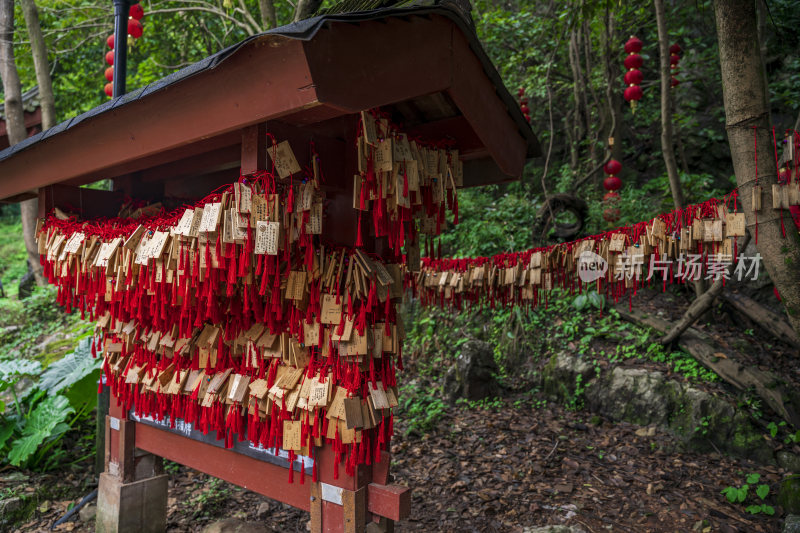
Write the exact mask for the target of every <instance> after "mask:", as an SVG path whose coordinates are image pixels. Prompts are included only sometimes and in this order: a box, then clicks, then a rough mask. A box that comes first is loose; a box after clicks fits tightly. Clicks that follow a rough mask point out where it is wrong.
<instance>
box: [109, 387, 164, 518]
mask: <svg viewBox="0 0 800 533" xmlns="http://www.w3.org/2000/svg"><path fill="white" fill-rule="evenodd" d="M108 411H109V414H108V416H107V417H106V453H105V457H106V461H105V463H106V468H105V472H103V473H102V474H100V486H99V487H98V493H97V523H96V530H97V531H98V532H109V533H129V532H130V533H134V532H146V533H151V532H152V533H161V532H163V531H164V530H165V529H166V526H167V476H166V475H164V474H163V471H162V467H161V458H160V457H156V456H153V455H151V454H148V453H141V452H137V451H136V433H137V427H136V423H135V422H133V421H132V420H128V418H127V416H126V415H125V413H124V412H123V411H122V408H121V407H120V406H118V405H116V401H115V400H113V399H112V400H111V405H110V406H109V410H108Z"/></svg>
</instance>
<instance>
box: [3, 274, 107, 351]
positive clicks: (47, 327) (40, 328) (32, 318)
mask: <svg viewBox="0 0 800 533" xmlns="http://www.w3.org/2000/svg"><path fill="white" fill-rule="evenodd" d="M55 298H56V289H55V287H53V286H50V285H48V286H46V287H36V288H35V289H34V291H33V293H32V294H31V296H30V297H28V298H26V299H25V300H24V301H18V300H0V326H6V327H7V326H13V327H12V328H9V329H2V330H0V359H12V358H13V359H26V358H27V359H30V358H34V357H37V358H41V359H42V362H43V364H44V366H46V365H47V364H48V363H50V362H51V361H53V360H55V359H57V358H59V357H61V356H62V355H64V354H65V353H67V352H68V351H70V350H72V349H73V348H74V347H75V344H76V342H77V341H78V340H79V339H80V338H82V337H84V336H86V335H88V334H89V330H90V328H91V326H90V325H89V324H87V323H85V322H82V321H81V320H80V318H79V317H78V315H77V313H73V314H70V315H68V314H66V313H64V312H63V311H62V310H61V308H59V307H58V305H57V304H56V301H55ZM4 310H5V311H7V312H6V313H3V311H4ZM56 333H58V334H66V335H67V338H66V339H65V340H63V341H59V342H55V341H54V342H52V343H49V344H47V345H45V346H41V343H42V339H43V338H44V337H50V336H51V335H54V334H56ZM50 338H51V339H52V338H54V337H50ZM42 348H44V350H45V351H44V352H42Z"/></svg>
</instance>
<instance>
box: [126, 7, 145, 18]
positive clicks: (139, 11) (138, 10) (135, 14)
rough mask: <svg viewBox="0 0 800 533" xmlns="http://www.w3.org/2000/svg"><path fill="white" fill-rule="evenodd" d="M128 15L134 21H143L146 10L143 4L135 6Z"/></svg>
mask: <svg viewBox="0 0 800 533" xmlns="http://www.w3.org/2000/svg"><path fill="white" fill-rule="evenodd" d="M128 14H129V15H130V16H131V18H133V19H136V20H142V17H143V16H144V8H143V7H142V4H133V5H132V6H131V8H130V9H129V10H128Z"/></svg>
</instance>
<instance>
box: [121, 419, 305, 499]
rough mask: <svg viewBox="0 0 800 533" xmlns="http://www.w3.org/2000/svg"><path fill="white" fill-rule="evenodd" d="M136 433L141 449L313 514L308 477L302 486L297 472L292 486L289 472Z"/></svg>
mask: <svg viewBox="0 0 800 533" xmlns="http://www.w3.org/2000/svg"><path fill="white" fill-rule="evenodd" d="M136 429H137V431H136V447H137V448H141V449H142V450H145V451H148V452H150V453H153V454H155V455H158V456H160V457H163V458H165V459H169V460H170V461H175V462H176V463H180V464H182V465H186V466H188V467H190V468H194V469H195V470H199V471H200V472H204V473H206V474H209V475H211V476H214V477H216V478H219V479H222V480H224V481H228V482H230V483H233V484H235V485H238V486H240V487H244V488H246V489H247V490H252V491H253V492H257V493H259V494H261V495H263V496H266V497H268V498H272V499H273V500H277V501H279V502H283V503H287V504H289V505H291V506H293V507H297V508H298V509H302V510H304V511H309V510H310V496H311V490H310V487H311V479H310V477H308V476H307V477H306V479H305V483H303V484H301V483H300V478H299V476H300V475H301V474H300V473H299V472H295V473H294V483H289V482H288V480H289V471H288V470H287V469H286V468H282V467H280V466H277V465H273V464H270V463H265V462H263V461H259V460H257V459H253V458H252V457H248V456H246V455H242V454H239V453H235V452H232V451H230V450H226V449H224V448H218V447H216V446H212V445H210V444H206V443H204V442H198V441H195V440H191V439H187V438H185V437H182V436H180V435H176V434H174V433H169V432H167V431H164V430H161V429H158V428H155V427H152V426H148V425H145V424H137V428H136Z"/></svg>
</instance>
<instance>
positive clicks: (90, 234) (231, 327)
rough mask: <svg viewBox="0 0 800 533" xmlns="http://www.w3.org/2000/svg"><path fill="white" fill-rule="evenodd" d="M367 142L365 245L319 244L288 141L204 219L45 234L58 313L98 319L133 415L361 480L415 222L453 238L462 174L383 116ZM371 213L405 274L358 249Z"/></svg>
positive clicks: (377, 443)
mask: <svg viewBox="0 0 800 533" xmlns="http://www.w3.org/2000/svg"><path fill="white" fill-rule="evenodd" d="M359 130H360V135H359V141H358V156H359V165H360V167H359V169H360V172H359V174H358V175H357V176H356V179H355V183H356V186H357V189H356V191H355V193H354V208H355V209H356V211H355V212H354V213H355V216H357V217H358V218H359V234H358V241H359V242H357V243H356V246H355V247H352V248H351V247H342V246H332V245H330V244H328V245H326V243H324V242H323V241H322V239H321V234H322V229H323V224H324V222H325V213H324V205H325V204H324V196H325V194H324V187H321V183H322V181H323V176H322V174H321V172H320V162H319V159H318V157H317V156H316V154H314V155H313V156H312V161H311V162H310V165H309V167H308V168H306V169H302V168H301V167H300V165H299V164H298V162H297V160H296V158H295V156H294V154H293V152H292V150H291V147H290V146H289V144H288V142H286V141H283V142H280V143H273V146H272V147H271V148H270V150H269V156H270V160H271V161H272V163H273V168H272V171H271V172H261V173H258V174H256V175H250V176H243V177H242V178H240V180H239V181H238V182H237V183H234V184H231V185H229V186H227V187H225V188H223V189H222V190H219V191H218V192H215V193H214V194H210V195H209V196H207V197H206V198H204V199H203V200H202V201H200V202H198V203H197V204H196V205H194V206H190V207H183V208H180V209H178V210H176V211H174V212H171V213H163V212H157V213H154V212H152V211H153V210H152V209H149V210H148V209H143V210H142V209H140V210H138V211H137V212H136V213H135V215H136V216H137V218H114V219H96V220H79V219H77V218H76V217H67V216H64V215H61V216H56V215H51V216H50V217H49V218H48V219H47V221H46V222H43V223H42V224H40V227H39V228H38V229H37V238H38V246H39V253H40V256H41V260H42V264H43V265H44V271H45V275H46V276H47V278H48V280H49V281H50V283H53V284H55V285H56V287H57V288H58V293H57V298H58V302H59V303H60V304H61V305H63V306H64V307H66V308H67V310H71V309H73V308H77V309H79V310H80V312H81V316H85V315H88V317H89V318H90V319H92V320H95V321H96V329H95V339H94V342H93V344H92V350H93V353H97V354H99V355H101V356H102V357H103V359H104V361H103V371H104V373H105V376H106V378H107V383H108V384H109V386H110V388H111V392H112V395H113V397H114V398H115V399H116V401H117V402H118V403H119V404H121V405H122V406H123V407H124V408H125V409H126V410H130V409H133V410H134V412H135V414H136V415H137V416H149V417H153V418H155V419H156V420H159V421H162V420H165V419H166V418H167V417H168V419H169V421H170V424H171V425H172V426H173V427H175V424H176V421H178V420H183V421H184V422H186V423H189V424H193V425H194V427H195V428H196V429H199V430H201V431H203V432H204V433H206V434H207V433H208V432H213V431H215V432H216V435H217V438H218V439H224V441H225V445H226V446H227V447H231V446H232V445H233V442H234V439H238V440H239V441H242V440H244V439H248V440H250V441H251V442H252V443H253V444H254V445H257V446H263V447H264V448H267V449H269V448H275V449H277V448H282V449H284V450H288V452H289V460H290V461H294V460H295V458H297V457H300V458H306V457H307V458H310V459H311V460H312V461H313V460H314V458H313V457H314V455H313V454H314V446H320V445H322V444H323V443H327V444H329V445H330V446H332V448H333V450H334V453H335V455H336V467H335V470H334V475H335V476H336V477H338V468H339V463H340V462H341V461H342V460H344V462H345V468H346V471H347V473H348V474H351V475H352V474H354V472H355V467H356V465H358V464H371V462H372V461H373V460H376V459H377V458H378V457H379V456H380V452H381V450H384V449H385V448H386V446H387V443H388V442H389V440H390V438H391V435H392V426H393V416H392V408H394V407H396V406H397V405H398V397H397V396H398V392H397V379H396V368H399V369H402V338H403V335H404V334H403V326H402V323H401V321H400V318H399V316H398V313H397V304H398V302H399V301H400V299H401V298H402V296H403V283H404V273H405V270H406V268H407V267H406V265H405V264H404V263H403V257H404V256H403V254H401V247H404V248H405V249H406V257H409V258H411V260H412V262H413V261H414V258H416V265H417V267H416V268H417V269H418V268H419V267H418V265H419V244H418V242H419V241H418V239H419V237H418V231H417V229H416V227H415V226H416V225H417V224H415V223H412V221H413V220H419V222H418V224H419V225H422V226H423V227H422V228H421V229H422V231H423V232H424V233H427V234H429V235H435V234H437V233H438V232H439V231H440V230H441V228H442V227H443V226H444V215H445V213H446V211H447V210H448V209H452V208H453V206H456V205H457V204H456V201H455V187H456V184H457V183H458V182H459V181H460V174H461V164H460V161H459V160H458V153H457V152H456V151H455V150H451V149H444V148H443V147H440V146H437V145H429V144H426V143H423V142H420V141H418V140H410V139H409V138H408V137H407V136H406V135H404V134H402V133H400V132H399V131H398V129H397V128H396V127H394V126H392V125H391V124H389V122H388V121H387V120H386V119H383V118H381V117H380V115H379V114H378V113H363V114H362V120H361V122H360V125H359ZM455 209H456V210H457V207H455ZM362 213H366V214H370V215H372V222H373V224H372V226H373V228H374V233H375V235H376V236H378V237H388V240H389V244H390V246H389V254H388V255H389V257H395V258H396V259H395V260H384V259H381V258H378V257H376V256H374V255H371V254H368V253H365V252H364V251H363V250H362V249H361V248H362V242H361V241H362V236H361V223H360V222H361V220H360V219H361V216H362ZM298 454H299V455H298ZM313 472H314V474H313V478H314V480H315V481H316V462H314V469H313ZM293 475H294V474H293V471H292V470H291V469H289V480H290V481H292V479H293ZM302 479H303V478H302V476H301V482H302Z"/></svg>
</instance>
